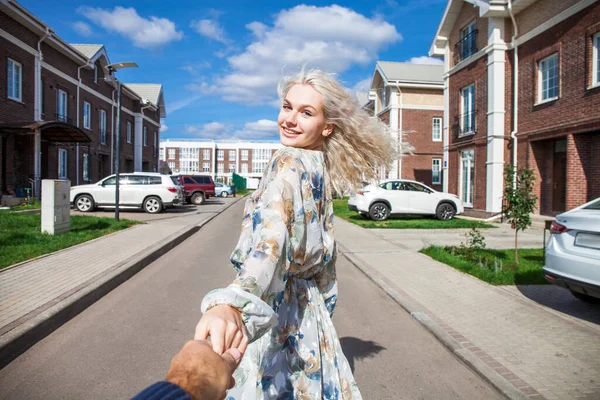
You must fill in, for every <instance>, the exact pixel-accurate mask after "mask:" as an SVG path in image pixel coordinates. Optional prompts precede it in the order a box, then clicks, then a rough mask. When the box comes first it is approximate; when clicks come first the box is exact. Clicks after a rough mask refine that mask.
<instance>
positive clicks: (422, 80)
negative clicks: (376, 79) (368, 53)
mask: <svg viewBox="0 0 600 400" xmlns="http://www.w3.org/2000/svg"><path fill="white" fill-rule="evenodd" d="M375 69H376V70H379V72H380V73H381V76H382V78H384V79H385V80H386V82H390V81H395V82H404V83H414V84H440V85H443V83H444V78H443V76H442V75H443V73H444V66H443V65H430V64H412V63H401V62H390V61H377V65H376V67H375Z"/></svg>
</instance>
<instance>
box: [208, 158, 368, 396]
mask: <svg viewBox="0 0 600 400" xmlns="http://www.w3.org/2000/svg"><path fill="white" fill-rule="evenodd" d="M335 259H336V247H335V241H334V238H333V201H332V194H331V187H330V183H329V175H328V173H327V171H326V170H325V162H324V158H323V153H322V152H320V151H312V150H303V149H296V148H291V147H286V148H283V149H280V150H278V151H277V152H276V153H275V154H274V155H273V158H272V159H271V161H270V163H269V165H268V168H267V170H266V171H265V175H264V177H263V179H262V181H261V184H260V187H259V188H258V190H256V191H255V192H254V193H253V195H252V196H251V197H250V198H249V199H248V200H247V202H246V207H245V211H244V218H243V222H242V233H241V236H240V240H239V242H238V244H237V246H236V248H235V250H234V251H233V254H232V255H231V261H232V263H233V264H234V267H235V269H236V270H237V272H238V275H237V278H236V279H235V281H234V282H233V283H232V284H231V285H229V286H228V287H227V288H224V289H217V290H213V291H212V292H210V293H209V294H207V295H206V297H205V298H204V300H203V301H202V311H203V312H205V311H206V310H207V309H209V308H210V307H213V306H215V305H217V304H229V305H232V306H233V307H237V308H238V309H240V310H241V311H242V315H243V318H244V322H245V325H246V328H247V331H248V334H249V338H250V341H251V343H250V345H249V346H248V349H247V351H246V354H245V355H244V357H243V359H242V362H241V364H240V366H239V367H238V369H237V370H236V372H235V374H234V377H235V381H236V386H235V387H234V388H233V389H231V390H230V391H229V392H228V393H227V399H237V400H254V399H257V400H261V399H280V400H287V399H290V400H292V399H301V400H320V399H344V400H346V399H361V395H360V392H359V390H358V387H357V386H356V383H355V381H354V378H353V376H352V371H351V370H350V366H349V364H348V361H347V360H346V357H345V356H344V354H343V352H342V348H341V346H340V342H339V340H338V337H337V334H336V332H335V328H334V327H333V323H332V321H331V313H332V312H333V309H334V307H335V303H336V300H337V282H336V275H335Z"/></svg>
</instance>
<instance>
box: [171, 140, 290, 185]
mask: <svg viewBox="0 0 600 400" xmlns="http://www.w3.org/2000/svg"><path fill="white" fill-rule="evenodd" d="M281 147H283V146H282V144H281V143H279V141H241V140H240V141H237V140H219V141H214V140H202V139H197V140H177V139H173V140H171V139H166V140H162V141H161V142H160V160H161V161H162V162H165V163H167V165H168V167H169V170H171V172H173V173H176V174H177V173H181V174H189V173H201V174H206V175H210V176H212V177H213V179H214V180H215V181H218V182H227V183H229V182H230V181H231V177H232V176H233V173H236V174H238V175H241V176H243V177H244V178H257V179H260V178H261V177H262V175H263V172H264V170H265V168H266V166H267V163H268V161H269V160H270V159H271V156H272V155H273V153H275V151H276V150H277V149H279V148H281Z"/></svg>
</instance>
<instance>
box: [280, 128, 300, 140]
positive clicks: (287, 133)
mask: <svg viewBox="0 0 600 400" xmlns="http://www.w3.org/2000/svg"><path fill="white" fill-rule="evenodd" d="M281 131H282V132H283V136H285V137H288V138H295V137H297V136H298V135H299V134H300V133H298V132H296V131H293V130H291V129H288V128H285V127H283V126H282V127H281Z"/></svg>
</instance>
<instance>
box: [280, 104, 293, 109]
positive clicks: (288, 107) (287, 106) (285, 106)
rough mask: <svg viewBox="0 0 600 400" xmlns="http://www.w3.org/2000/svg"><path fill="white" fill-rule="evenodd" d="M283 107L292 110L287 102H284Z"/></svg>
mask: <svg viewBox="0 0 600 400" xmlns="http://www.w3.org/2000/svg"><path fill="white" fill-rule="evenodd" d="M282 107H283V109H284V110H291V109H292V107H290V106H289V105H287V104H284V105H283V106H282Z"/></svg>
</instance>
